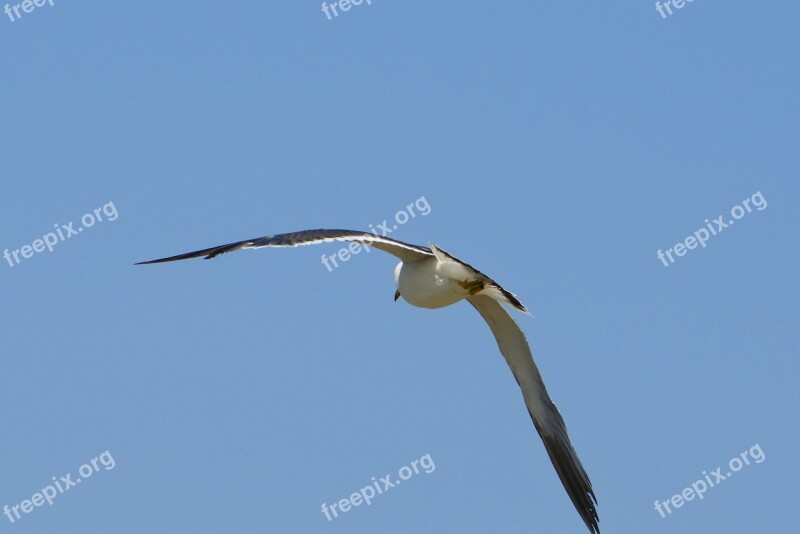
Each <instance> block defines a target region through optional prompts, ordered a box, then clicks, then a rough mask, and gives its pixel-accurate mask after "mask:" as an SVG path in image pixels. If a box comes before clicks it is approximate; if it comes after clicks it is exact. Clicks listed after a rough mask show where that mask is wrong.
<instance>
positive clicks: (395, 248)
mask: <svg viewBox="0 0 800 534" xmlns="http://www.w3.org/2000/svg"><path fill="white" fill-rule="evenodd" d="M331 241H356V242H359V243H361V244H363V245H366V246H372V247H375V248H377V249H379V250H383V251H384V252H388V253H389V254H392V255H394V256H397V257H398V258H400V259H401V260H403V261H417V260H420V259H422V258H425V257H428V256H432V255H433V254H432V252H431V250H430V249H429V248H426V247H420V246H417V245H412V244H409V243H404V242H402V241H398V240H396V239H391V238H389V237H385V236H377V235H375V234H371V233H368V232H358V231H354V230H324V229H319V230H302V231H300V232H290V233H287V234H275V235H267V236H263V237H256V238H255V239H247V240H245V241H236V242H235V243H228V244H227V245H220V246H216V247H211V248H205V249H202V250H196V251H194V252H187V253H186V254H179V255H177V256H170V257H167V258H161V259H158V260H151V261H143V262H139V263H137V264H136V265H146V264H150V263H164V262H168V261H178V260H188V259H190V258H201V257H202V258H205V259H207V260H210V259H211V258H214V257H216V256H219V255H220V254H225V253H227V252H233V251H235V250H241V249H246V248H262V247H297V246H302V245H314V244H317V243H329V242H331Z"/></svg>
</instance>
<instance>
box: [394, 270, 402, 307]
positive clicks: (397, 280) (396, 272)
mask: <svg viewBox="0 0 800 534" xmlns="http://www.w3.org/2000/svg"><path fill="white" fill-rule="evenodd" d="M401 270H403V262H402V261H401V262H400V263H398V264H397V267H395V268H394V285H395V287H396V288H397V290H396V291H395V292H394V301H395V302H397V299H399V298H400V271H401Z"/></svg>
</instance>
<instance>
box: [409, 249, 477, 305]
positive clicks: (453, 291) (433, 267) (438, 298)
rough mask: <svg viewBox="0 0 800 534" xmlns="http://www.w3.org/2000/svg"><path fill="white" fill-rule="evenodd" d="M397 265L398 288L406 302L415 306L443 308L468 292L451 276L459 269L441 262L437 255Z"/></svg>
mask: <svg viewBox="0 0 800 534" xmlns="http://www.w3.org/2000/svg"><path fill="white" fill-rule="evenodd" d="M459 267H460V266H459ZM397 268H398V269H399V273H397V270H396V271H395V272H396V273H397V276H396V278H397V289H399V290H400V295H401V296H402V297H403V298H404V299H405V300H406V302H408V303H409V304H412V305H414V306H418V307H420V308H442V307H444V306H449V305H451V304H455V303H456V302H458V301H459V300H461V299H463V298H464V297H466V296H467V295H468V294H469V293H468V292H467V290H466V289H464V288H463V287H461V285H459V284H458V282H457V281H456V278H454V276H453V275H458V274H460V273H454V272H452V271H453V268H454V267H453V265H452V264H442V263H440V262H439V261H438V260H437V259H436V258H426V259H424V260H422V261H417V262H413V263H400V264H399V265H398V266H397ZM465 274H466V273H465Z"/></svg>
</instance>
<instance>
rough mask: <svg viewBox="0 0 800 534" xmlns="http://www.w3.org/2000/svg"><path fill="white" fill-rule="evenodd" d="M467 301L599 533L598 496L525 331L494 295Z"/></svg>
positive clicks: (580, 506)
mask: <svg viewBox="0 0 800 534" xmlns="http://www.w3.org/2000/svg"><path fill="white" fill-rule="evenodd" d="M467 300H468V301H469V303H470V304H472V306H474V307H475V309H476V310H478V313H480V314H481V315H482V316H483V318H484V319H485V320H486V322H487V323H488V324H489V328H491V330H492V333H493V334H494V337H495V339H496V340H497V345H498V347H499V348H500V353H501V354H502V355H503V357H504V358H505V359H506V362H507V363H508V366H509V367H510V368H511V372H512V373H513V374H514V378H515V379H516V380H517V384H519V387H520V389H521V390H522V396H523V398H524V399H525V405H526V406H527V408H528V413H530V416H531V419H532V420H533V424H534V426H535V427H536V430H537V432H539V436H540V437H541V438H542V441H543V442H544V447H545V449H546V450H547V454H548V456H550V461H551V462H552V463H553V467H555V469H556V472H557V473H558V477H559V478H560V479H561V483H562V484H563V485H564V489H566V490H567V494H568V495H569V498H570V499H571V500H572V504H574V505H575V508H576V509H577V510H578V513H579V514H580V516H581V518H582V519H583V521H584V523H586V526H587V528H588V529H589V532H592V533H593V534H595V533H598V534H599V532H600V526H599V518H598V516H597V510H596V508H595V505H596V504H597V498H596V497H595V495H594V491H593V490H592V483H591V482H590V481H589V477H588V475H587V474H586V471H584V469H583V465H581V461H580V460H579V459H578V455H577V454H576V453H575V449H573V448H572V443H570V440H569V436H568V435H567V427H566V425H565V424H564V420H563V419H562V418H561V414H560V413H559V412H558V408H556V405H555V404H553V401H552V400H551V399H550V396H549V395H548V394H547V389H546V388H545V386H544V382H543V381H542V377H541V375H540V374H539V369H538V368H537V367H536V364H535V363H534V361H533V355H532V354H531V349H530V346H529V345H528V342H527V340H526V339H525V334H524V333H523V332H522V330H520V328H519V326H517V323H515V322H514V319H512V318H511V316H510V315H509V314H508V313H507V312H506V311H505V310H504V309H503V307H502V306H501V305H500V304H499V303H498V302H497V301H496V300H494V299H493V298H491V297H487V296H483V295H476V296H472V297H467Z"/></svg>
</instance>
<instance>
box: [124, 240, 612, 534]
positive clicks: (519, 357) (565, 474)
mask: <svg viewBox="0 0 800 534" xmlns="http://www.w3.org/2000/svg"><path fill="white" fill-rule="evenodd" d="M331 241H355V242H358V243H361V244H362V245H363V246H366V247H375V248H376V249H379V250H383V251H384V252H388V253H389V254H392V255H394V256H396V257H398V258H399V259H400V263H398V264H397V267H395V269H394V281H395V285H396V287H397V291H396V292H395V297H394V298H395V300H397V299H398V298H400V297H402V298H403V299H404V300H405V301H406V302H408V303H409V304H411V305H413V306H418V307H420V308H432V309H433V308H442V307H445V306H449V305H451V304H455V303H456V302H458V301H460V300H462V299H466V300H467V302H469V303H470V304H471V305H472V306H473V307H474V308H475V309H476V310H478V313H480V314H481V316H483V318H484V320H485V321H486V322H487V323H488V324H489V328H490V329H491V330H492V333H493V334H494V337H495V340H496V341H497V345H498V347H499V348H500V353H501V354H502V355H503V357H504V358H505V360H506V362H507V363H508V366H509V367H510V368H511V372H512V374H513V375H514V378H515V379H516V380H517V384H519V387H520V389H521V390H522V397H523V399H524V400H525V406H526V407H527V408H528V413H530V416H531V419H532V420H533V424H534V426H535V427H536V430H537V431H538V432H539V436H540V437H541V438H542V442H543V443H544V447H545V449H546V450H547V454H548V455H549V456H550V461H551V462H552V463H553V467H555V470H556V473H558V477H559V478H560V479H561V483H562V484H563V485H564V489H566V490H567V494H568V495H569V498H570V499H571V500H572V503H573V504H574V505H575V508H576V509H577V510H578V513H579V514H580V516H581V518H582V519H583V521H584V523H585V524H586V526H587V527H588V529H589V531H590V532H591V533H592V534H595V533H597V534H599V532H600V527H599V518H598V515H597V510H596V508H595V505H596V504H597V498H596V497H595V495H594V491H593V490H592V484H591V482H590V481H589V477H588V476H587V474H586V471H585V470H584V469H583V466H582V465H581V462H580V460H579V459H578V455H577V454H576V453H575V449H573V448H572V444H571V443H570V440H569V436H568V435H567V427H566V425H565V424H564V420H563V419H562V418H561V414H560V413H559V411H558V408H556V405H555V404H553V401H552V400H551V399H550V396H549V395H548V394H547V389H546V388H545V386H544V382H542V377H541V375H540V374H539V369H538V368H537V367H536V364H535V363H534V361H533V355H532V354H531V349H530V347H529V345H528V342H527V340H526V339H525V334H523V332H522V330H520V328H519V326H517V323H516V322H515V321H514V319H512V318H511V316H510V315H509V314H508V313H507V312H506V311H505V309H504V308H503V306H501V304H505V305H506V306H508V307H511V308H514V309H516V310H519V311H520V312H523V313H528V310H527V309H526V308H525V306H523V305H522V303H521V302H520V301H519V300H518V299H517V297H516V296H515V295H514V294H513V293H511V292H509V291H507V290H505V289H504V288H503V287H502V286H501V285H500V284H498V283H497V282H495V281H494V280H492V279H491V278H489V277H488V276H486V275H485V274H483V273H482V272H480V271H479V270H477V269H475V268H474V267H472V266H471V265H469V264H468V263H466V262H463V261H461V260H459V259H458V258H456V257H455V256H453V255H452V254H449V253H447V252H445V251H444V250H442V249H441V248H439V247H437V246H436V245H434V244H431V246H430V248H427V247H421V246H417V245H411V244H409V243H404V242H402V241H397V240H395V239H391V238H388V237H385V236H379V235H376V234H373V233H367V232H358V231H352V230H305V231H300V232H291V233H288V234H276V235H268V236H264V237H258V238H255V239H248V240H246V241H237V242H236V243H229V244H227V245H221V246H218V247H212V248H207V249H203V250H198V251H195V252H189V253H186V254H180V255H178V256H170V257H168V258H161V259H158V260H152V261H145V262H141V263H137V265H143V264H151V263H163V262H169V261H178V260H186V259H189V258H199V257H204V258H205V259H211V258H214V257H216V256H218V255H220V254H225V253H227V252H233V251H235V250H240V249H249V248H263V247H296V246H300V245H312V244H316V243H325V242H331Z"/></svg>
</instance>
